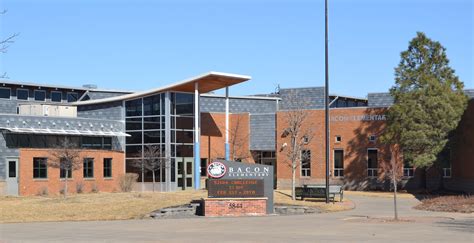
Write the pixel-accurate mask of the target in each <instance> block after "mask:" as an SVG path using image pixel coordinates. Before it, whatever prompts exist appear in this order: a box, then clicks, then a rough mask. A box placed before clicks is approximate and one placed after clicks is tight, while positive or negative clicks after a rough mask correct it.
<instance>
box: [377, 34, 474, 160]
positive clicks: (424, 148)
mask: <svg viewBox="0 0 474 243" xmlns="http://www.w3.org/2000/svg"><path fill="white" fill-rule="evenodd" d="M463 87H464V85H463V83H462V82H461V81H460V80H459V78H458V77H457V76H456V75H455V72H454V70H453V69H452V68H451V67H449V60H448V58H447V56H446V49H445V48H444V47H443V46H442V45H441V44H440V43H439V42H437V41H433V40H431V39H429V38H428V37H427V36H426V35H425V34H424V33H421V32H418V33H417V36H416V37H415V38H413V39H412V40H411V41H410V43H409V47H408V50H406V51H403V52H402V53H401V61H400V63H399V65H398V67H397V68H395V86H393V87H392V88H391V89H390V94H391V95H392V97H393V98H394V105H393V106H392V107H391V108H390V109H389V110H388V113H387V117H388V123H387V130H386V133H385V135H384V137H383V140H384V141H385V142H387V143H391V144H394V143H396V144H399V145H400V148H401V149H402V151H403V158H404V160H405V161H407V162H409V163H410V164H411V165H413V166H416V167H418V168H427V167H430V166H432V165H433V164H434V163H435V162H437V161H439V160H440V159H439V158H440V157H439V155H440V154H442V152H443V151H445V150H446V149H447V148H449V146H450V144H449V143H448V141H449V138H450V134H451V132H452V131H453V130H454V129H455V128H456V126H457V125H458V122H459V120H460V119H461V116H462V114H463V112H464V110H465V108H466V105H467V96H466V95H465V94H464V92H463Z"/></svg>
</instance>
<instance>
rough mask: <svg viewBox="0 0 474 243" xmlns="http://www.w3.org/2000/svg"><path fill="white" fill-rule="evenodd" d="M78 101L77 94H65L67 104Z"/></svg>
mask: <svg viewBox="0 0 474 243" xmlns="http://www.w3.org/2000/svg"><path fill="white" fill-rule="evenodd" d="M78 99H79V96H78V94H77V93H73V92H68V93H67V102H75V101H77V100H78Z"/></svg>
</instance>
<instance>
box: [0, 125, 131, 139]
mask: <svg viewBox="0 0 474 243" xmlns="http://www.w3.org/2000/svg"><path fill="white" fill-rule="evenodd" d="M0 130H6V131H9V132H11V133H23V134H40V135H75V136H95V137H130V135H129V134H126V133H123V132H110V131H109V132H105V131H89V130H64V129H49V128H18V127H0Z"/></svg>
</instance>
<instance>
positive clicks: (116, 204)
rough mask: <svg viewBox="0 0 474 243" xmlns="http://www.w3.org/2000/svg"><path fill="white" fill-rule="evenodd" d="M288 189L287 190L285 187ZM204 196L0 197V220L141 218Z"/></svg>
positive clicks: (279, 194)
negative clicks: (158, 210) (157, 210)
mask: <svg viewBox="0 0 474 243" xmlns="http://www.w3.org/2000/svg"><path fill="white" fill-rule="evenodd" d="M288 192H289V191H288ZM288 192H285V191H276V192H275V203H279V204H296V205H303V206H312V207H318V208H320V209H322V210H323V211H326V212H329V211H341V210H348V209H351V208H352V204H350V203H348V202H345V203H335V204H332V203H331V204H328V205H326V204H325V203H324V202H323V200H311V201H295V202H293V201H292V200H291V197H289V193H288ZM206 196H207V191H204V190H202V191H179V192H166V193H158V192H157V193H151V192H146V193H138V192H131V193H102V192H101V193H89V194H75V195H70V196H69V197H68V198H67V199H63V198H61V197H40V196H31V197H8V196H5V197H0V212H1V213H0V222H1V223H12V222H39V221H78V220H117V219H140V218H144V217H146V216H147V214H148V213H150V212H152V211H154V210H156V209H160V208H164V207H169V206H175V205H182V204H186V203H189V202H190V201H191V200H193V199H200V198H203V197H206Z"/></svg>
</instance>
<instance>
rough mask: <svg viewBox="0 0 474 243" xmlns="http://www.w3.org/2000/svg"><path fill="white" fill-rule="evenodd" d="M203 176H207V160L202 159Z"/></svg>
mask: <svg viewBox="0 0 474 243" xmlns="http://www.w3.org/2000/svg"><path fill="white" fill-rule="evenodd" d="M201 176H207V159H201Z"/></svg>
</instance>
